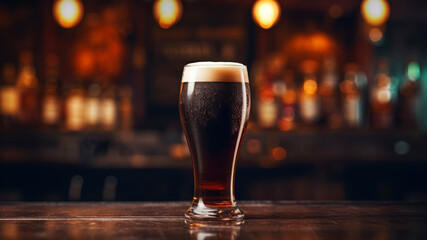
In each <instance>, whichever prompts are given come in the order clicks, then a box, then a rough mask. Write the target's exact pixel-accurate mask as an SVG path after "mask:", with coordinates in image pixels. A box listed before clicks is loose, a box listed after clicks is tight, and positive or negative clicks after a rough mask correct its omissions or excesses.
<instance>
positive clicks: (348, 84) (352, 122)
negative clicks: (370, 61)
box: [340, 65, 362, 128]
mask: <svg viewBox="0 0 427 240" xmlns="http://www.w3.org/2000/svg"><path fill="white" fill-rule="evenodd" d="M347 68H348V65H347ZM340 91H341V98H342V117H343V120H344V123H345V125H346V126H347V127H352V128H354V127H359V126H360V125H361V124H362V96H361V94H360V90H359V86H358V84H357V72H356V69H347V71H346V73H345V77H344V80H343V81H342V82H341V83H340Z"/></svg>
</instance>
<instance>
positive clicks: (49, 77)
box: [41, 54, 61, 128]
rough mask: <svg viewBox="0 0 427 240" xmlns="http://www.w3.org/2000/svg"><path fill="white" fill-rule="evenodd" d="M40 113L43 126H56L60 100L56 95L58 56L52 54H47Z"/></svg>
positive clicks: (58, 119) (59, 112)
mask: <svg viewBox="0 0 427 240" xmlns="http://www.w3.org/2000/svg"><path fill="white" fill-rule="evenodd" d="M41 115H42V122H43V124H44V125H45V126H48V127H55V128H56V127H58V125H59V121H60V117H61V101H60V99H59V96H58V57H57V56H56V55H54V54H50V55H48V56H47V61H46V81H45V88H44V91H43V98H42V113H41Z"/></svg>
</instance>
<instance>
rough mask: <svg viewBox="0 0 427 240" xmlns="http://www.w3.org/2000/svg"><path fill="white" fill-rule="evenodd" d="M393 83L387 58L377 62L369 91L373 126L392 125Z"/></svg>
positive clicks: (393, 106)
mask: <svg viewBox="0 0 427 240" xmlns="http://www.w3.org/2000/svg"><path fill="white" fill-rule="evenodd" d="M395 91H396V89H395V83H394V82H393V80H392V78H391V77H390V74H389V66H388V63H387V60H385V59H381V60H380V61H379V63H378V68H377V74H376V75H375V76H374V81H373V84H372V87H371V92H370V113H371V115H370V117H371V125H372V127H374V128H391V127H393V125H394V113H395V98H396V93H395Z"/></svg>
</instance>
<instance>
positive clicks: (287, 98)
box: [277, 69, 297, 131]
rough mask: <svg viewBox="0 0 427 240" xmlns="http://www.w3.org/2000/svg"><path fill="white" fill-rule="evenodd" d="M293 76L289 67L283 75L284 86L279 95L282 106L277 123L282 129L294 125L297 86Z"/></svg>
mask: <svg viewBox="0 0 427 240" xmlns="http://www.w3.org/2000/svg"><path fill="white" fill-rule="evenodd" d="M294 76H295V75H294V72H293V71H292V70H290V69H288V70H286V71H285V73H284V75H283V81H284V83H285V87H284V90H283V92H282V93H281V96H280V97H281V98H280V99H281V103H282V106H281V111H280V118H279V121H278V123H277V125H278V128H279V129H280V130H282V131H288V130H291V129H293V128H294V127H295V113H296V105H297V88H296V83H295V77H294Z"/></svg>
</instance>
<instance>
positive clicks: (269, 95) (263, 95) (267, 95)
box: [259, 87, 274, 103]
mask: <svg viewBox="0 0 427 240" xmlns="http://www.w3.org/2000/svg"><path fill="white" fill-rule="evenodd" d="M259 99H260V100H261V101H263V102H265V103H271V102H273V101H274V92H273V89H271V88H269V87H263V88H261V90H260V92H259Z"/></svg>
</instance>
